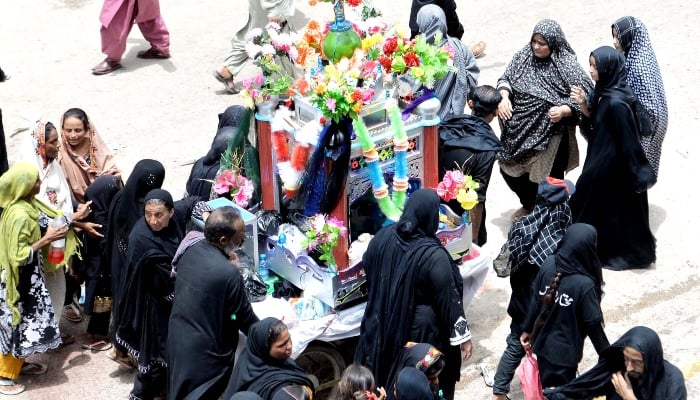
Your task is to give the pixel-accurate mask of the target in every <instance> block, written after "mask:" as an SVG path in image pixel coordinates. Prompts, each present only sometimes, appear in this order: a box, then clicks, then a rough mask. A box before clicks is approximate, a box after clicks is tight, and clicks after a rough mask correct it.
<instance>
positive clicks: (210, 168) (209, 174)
mask: <svg viewBox="0 0 700 400" xmlns="http://www.w3.org/2000/svg"><path fill="white" fill-rule="evenodd" d="M237 131H238V128H237V127H235V126H224V127H221V128H219V130H218V131H217V132H216V135H215V136H214V140H213V141H212V143H211V147H210V148H209V151H208V152H207V154H206V155H205V156H204V157H202V158H200V159H199V160H197V161H196V162H195V163H194V165H193V166H192V170H191V171H190V177H189V178H187V183H186V185H185V190H186V191H187V194H188V195H190V196H200V197H203V198H205V199H208V198H209V195H210V193H211V185H212V184H211V182H207V180H213V179H214V178H215V177H216V173H217V172H218V171H219V166H220V161H221V155H222V154H223V153H224V151H226V148H227V147H228V144H229V142H230V141H231V139H232V138H233V137H234V136H235V135H236V132H237Z"/></svg>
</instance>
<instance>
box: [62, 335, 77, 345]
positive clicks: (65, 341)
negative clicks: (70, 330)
mask: <svg viewBox="0 0 700 400" xmlns="http://www.w3.org/2000/svg"><path fill="white" fill-rule="evenodd" d="M73 343H75V336H73V335H68V334H65V335H61V347H63V346H68V345H69V344H73Z"/></svg>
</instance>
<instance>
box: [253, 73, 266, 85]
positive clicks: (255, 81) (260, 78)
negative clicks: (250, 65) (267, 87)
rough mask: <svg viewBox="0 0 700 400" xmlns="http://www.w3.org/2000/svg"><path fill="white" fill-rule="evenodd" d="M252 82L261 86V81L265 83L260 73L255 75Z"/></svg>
mask: <svg viewBox="0 0 700 400" xmlns="http://www.w3.org/2000/svg"><path fill="white" fill-rule="evenodd" d="M253 83H254V84H255V85H257V86H262V85H263V83H265V77H264V76H262V75H256V76H255V78H253Z"/></svg>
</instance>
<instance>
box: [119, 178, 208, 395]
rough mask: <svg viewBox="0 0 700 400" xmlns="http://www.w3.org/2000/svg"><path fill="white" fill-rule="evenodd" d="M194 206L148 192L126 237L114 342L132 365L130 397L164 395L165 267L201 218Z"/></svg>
mask: <svg viewBox="0 0 700 400" xmlns="http://www.w3.org/2000/svg"><path fill="white" fill-rule="evenodd" d="M198 201H199V197H187V198H185V199H182V200H179V201H177V202H174V203H173V198H172V196H171V195H170V193H168V192H167V191H165V190H163V189H153V190H151V191H150V192H148V194H147V195H146V197H145V199H144V217H143V218H141V219H139V220H138V221H137V222H136V224H135V225H134V228H133V229H132V230H131V234H130V235H129V251H128V257H127V261H128V263H127V268H126V271H125V273H124V276H125V280H124V286H122V288H121V291H120V292H121V301H122V305H123V307H121V308H120V312H121V315H119V317H118V320H119V321H120V324H119V325H118V326H117V328H116V339H117V343H119V344H120V345H121V346H123V347H124V348H126V349H127V350H128V352H129V353H130V354H131V355H132V356H133V357H134V358H136V359H137V360H138V366H139V373H138V375H137V376H136V379H135V381H134V388H133V390H132V391H131V394H130V398H133V399H149V400H150V399H152V398H153V397H156V396H163V395H164V393H165V391H166V377H167V373H166V372H165V371H164V368H166V367H167V364H166V362H165V348H166V343H167V338H168V320H169V318H170V310H171V308H172V300H173V291H174V284H175V282H174V279H173V278H171V275H170V271H171V262H172V259H173V257H174V256H175V252H176V251H177V247H178V245H179V244H180V242H181V241H182V239H183V238H184V237H185V227H186V225H187V222H188V221H189V220H190V218H191V216H192V214H193V213H195V214H198V216H199V217H201V210H203V209H205V207H206V205H205V203H202V202H198Z"/></svg>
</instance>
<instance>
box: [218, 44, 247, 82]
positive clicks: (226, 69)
mask: <svg viewBox="0 0 700 400" xmlns="http://www.w3.org/2000/svg"><path fill="white" fill-rule="evenodd" d="M245 45H246V42H244V41H242V40H240V39H239V38H238V35H236V36H234V37H233V39H231V50H229V52H228V54H227V55H226V58H225V59H224V66H223V68H219V73H220V74H221V75H222V76H223V77H224V78H226V79H228V78H235V77H236V75H238V74H239V73H240V72H241V70H242V69H243V66H245V63H246V61H248V53H246V51H245Z"/></svg>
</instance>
